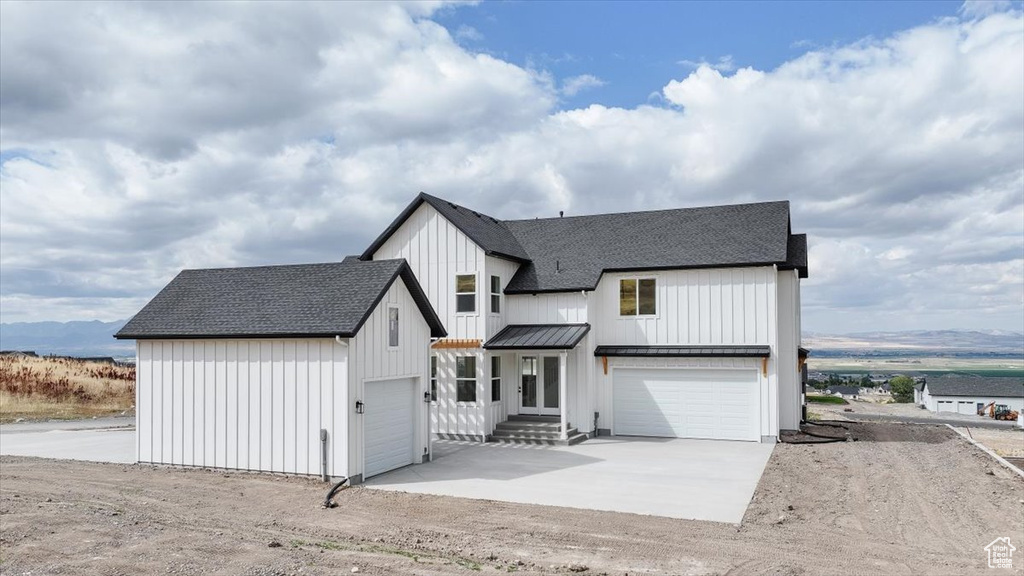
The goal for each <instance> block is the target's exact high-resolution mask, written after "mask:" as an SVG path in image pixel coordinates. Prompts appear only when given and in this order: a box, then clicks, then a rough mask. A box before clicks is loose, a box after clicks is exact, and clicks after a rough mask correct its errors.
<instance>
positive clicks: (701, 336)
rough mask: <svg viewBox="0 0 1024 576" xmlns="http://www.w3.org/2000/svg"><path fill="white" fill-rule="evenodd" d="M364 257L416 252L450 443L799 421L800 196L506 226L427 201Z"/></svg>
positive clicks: (750, 427) (676, 432)
mask: <svg viewBox="0 0 1024 576" xmlns="http://www.w3.org/2000/svg"><path fill="white" fill-rule="evenodd" d="M362 258H363V259H364V260H373V261H375V260H381V259H383V260H390V259H397V258H403V259H405V260H407V261H408V262H409V265H410V267H411V269H412V271H413V272H414V273H415V275H416V277H417V278H418V280H419V283H420V284H421V285H422V286H423V289H424V292H425V293H426V295H427V297H428V298H429V300H430V303H431V304H432V306H433V308H434V309H435V310H437V312H438V315H439V317H440V318H441V321H442V322H443V323H444V325H445V327H446V328H447V331H448V338H446V339H442V340H438V341H436V342H434V344H433V346H432V348H433V355H432V359H431V361H430V366H431V368H430V370H431V387H432V391H433V393H432V399H433V401H432V402H431V407H430V418H431V427H432V430H433V431H434V432H435V433H437V434H439V435H440V436H442V437H451V438H468V439H475V440H485V439H488V438H491V437H494V436H498V435H499V434H500V433H501V432H502V427H503V426H507V425H508V422H507V421H508V420H509V419H510V418H516V417H522V416H524V415H529V416H532V417H534V420H544V419H545V418H544V417H548V419H550V421H551V422H552V423H557V426H556V428H555V429H556V430H557V431H558V434H557V437H558V438H560V439H561V440H562V441H563V442H571V441H577V440H579V439H582V438H585V437H586V436H587V435H593V434H595V433H597V432H599V433H600V434H615V435H635V436H658V437H683V438H714V439H729V440H749V441H770V442H774V441H775V440H776V438H777V437H778V434H779V431H780V430H792V429H797V428H798V426H799V423H800V417H801V416H800V415H801V403H802V400H801V398H802V394H801V392H802V391H801V378H800V363H799V359H798V347H799V345H800V279H801V278H805V277H806V276H807V242H806V236H804V235H802V234H800V235H797V234H792V233H791V228H790V218H789V203H788V202H768V203H759V204H743V205H735V206H717V207H706V208H692V209H680V210H660V211H651V212H634V213H624V214H604V215H596V216H575V217H566V218H562V217H559V218H543V219H530V220H506V221H502V220H498V219H496V218H493V217H491V216H487V215H484V214H481V213H478V212H475V211H473V210H471V209H468V208H465V207H463V206H459V205H456V204H453V203H451V202H448V201H446V200H443V199H440V198H436V197H433V196H430V195H427V194H420V195H419V196H417V197H416V198H415V200H413V202H412V203H411V204H409V205H408V206H407V207H406V208H405V210H404V211H402V212H401V214H400V215H399V216H398V217H397V218H396V219H395V221H394V222H393V223H392V224H391V225H390V226H389V227H388V228H387V229H386V230H385V231H384V233H383V234H381V235H380V237H378V238H377V239H376V240H375V241H374V242H373V243H372V244H371V246H370V247H369V248H368V249H367V250H366V251H365V252H364V253H363V255H362ZM552 425H555V424H552Z"/></svg>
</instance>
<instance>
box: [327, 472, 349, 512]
mask: <svg viewBox="0 0 1024 576" xmlns="http://www.w3.org/2000/svg"><path fill="white" fill-rule="evenodd" d="M345 482H348V478H342V479H341V481H340V482H338V483H337V484H335V485H334V486H332V487H331V490H330V491H329V492H328V493H327V498H324V503H323V507H324V508H334V507H336V506H337V504H336V503H335V502H334V496H335V495H336V494H337V493H338V492H340V491H341V488H342V486H343V485H344V484H345Z"/></svg>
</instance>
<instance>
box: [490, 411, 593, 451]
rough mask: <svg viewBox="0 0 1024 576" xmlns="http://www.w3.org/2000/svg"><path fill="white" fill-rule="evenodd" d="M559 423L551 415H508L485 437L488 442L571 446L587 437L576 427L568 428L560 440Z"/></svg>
mask: <svg viewBox="0 0 1024 576" xmlns="http://www.w3.org/2000/svg"><path fill="white" fill-rule="evenodd" d="M560 430H561V423H560V421H559V419H558V418H557V417H552V416H509V417H508V420H506V421H505V422H501V423H499V424H498V425H497V426H496V427H495V429H494V432H493V433H492V434H491V435H490V436H488V437H487V441H488V442H502V443H505V444H534V445H541V446H544V445H547V446H572V445H573V444H579V443H580V442H583V441H584V440H586V439H587V435H586V434H582V433H580V431H579V430H577V429H576V428H569V430H568V433H567V434H566V436H567V438H566V439H565V440H562V438H561V437H560V435H559V431H560Z"/></svg>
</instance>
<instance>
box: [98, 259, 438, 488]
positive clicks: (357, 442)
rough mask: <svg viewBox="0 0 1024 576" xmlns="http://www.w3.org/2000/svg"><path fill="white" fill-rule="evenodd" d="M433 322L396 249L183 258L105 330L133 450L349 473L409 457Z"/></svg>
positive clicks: (274, 468)
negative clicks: (131, 386)
mask: <svg viewBox="0 0 1024 576" xmlns="http://www.w3.org/2000/svg"><path fill="white" fill-rule="evenodd" d="M443 336H445V331H444V326H443V325H442V323H441V322H440V320H439V319H438V317H437V315H436V314H435V313H434V311H433V309H432V308H431V306H430V303H429V301H428V300H427V298H426V297H425V295H424V294H423V291H422V290H421V289H420V286H419V284H418V283H417V281H416V277H415V276H414V275H413V273H412V271H411V270H410V269H409V266H408V264H407V263H406V262H405V261H403V260H382V261H375V262H363V261H361V260H358V259H357V258H354V257H353V258H348V259H346V260H345V261H344V262H341V263H333V264H308V265H297V266H264V267H255V268H226V269H213V270H186V271H184V272H182V273H181V274H179V275H178V276H177V277H176V278H175V279H174V280H173V281H172V282H171V283H170V284H168V285H167V287H165V288H164V289H163V290H162V291H161V292H160V293H159V294H157V296H156V297H154V298H153V300H152V301H151V302H149V303H148V304H147V305H146V307H145V308H143V309H142V311H140V312H139V313H138V314H137V315H135V317H133V318H132V319H131V320H130V321H129V322H128V323H127V324H126V325H125V326H124V328H122V329H121V331H120V332H119V333H118V334H117V337H118V338H124V339H135V340H136V341H137V342H136V351H137V352H136V353H137V368H136V369H137V374H138V376H137V378H138V379H137V386H136V394H137V399H136V421H137V433H136V436H137V457H138V461H139V462H147V463H158V464H175V465H183V466H203V467H213V468H231V469H242V470H259V471H269V472H285V473H294V474H308V475H324V476H327V477H349V478H351V479H352V481H353V483H358V482H359V481H361V480H362V479H363V478H367V477H370V476H373V475H375V474H380V473H382V472H386V471H388V470H392V469H394V468H398V467H401V466H405V465H408V464H412V463H417V462H421V461H423V460H424V459H427V458H429V457H430V438H431V435H430V433H429V430H428V415H427V405H428V404H427V401H428V400H429V398H428V397H426V396H425V395H426V394H429V392H428V390H429V388H428V386H429V384H428V383H429V379H428V373H427V367H428V356H429V346H430V339H431V337H443Z"/></svg>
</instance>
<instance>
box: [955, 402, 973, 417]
mask: <svg viewBox="0 0 1024 576" xmlns="http://www.w3.org/2000/svg"><path fill="white" fill-rule="evenodd" d="M956 411H957V412H959V413H960V414H975V413H976V412H977V408H976V407H975V403H974V402H970V401H966V402H965V401H963V400H961V401H958V402H957V403H956Z"/></svg>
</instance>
